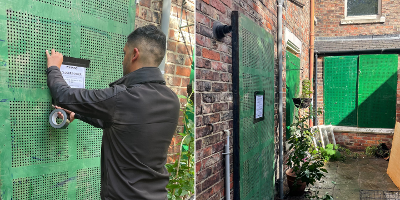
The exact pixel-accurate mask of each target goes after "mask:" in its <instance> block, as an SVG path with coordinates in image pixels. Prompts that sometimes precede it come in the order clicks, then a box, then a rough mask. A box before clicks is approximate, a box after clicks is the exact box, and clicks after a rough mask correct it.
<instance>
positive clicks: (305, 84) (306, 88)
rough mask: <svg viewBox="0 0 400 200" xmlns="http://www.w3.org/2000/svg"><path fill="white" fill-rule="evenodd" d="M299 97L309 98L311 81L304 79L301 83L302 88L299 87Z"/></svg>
mask: <svg viewBox="0 0 400 200" xmlns="http://www.w3.org/2000/svg"><path fill="white" fill-rule="evenodd" d="M301 88H302V89H301V96H300V98H311V94H312V92H311V89H310V88H311V81H310V80H308V79H304V80H303V81H302V87H301Z"/></svg>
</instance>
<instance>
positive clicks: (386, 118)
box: [324, 54, 398, 128]
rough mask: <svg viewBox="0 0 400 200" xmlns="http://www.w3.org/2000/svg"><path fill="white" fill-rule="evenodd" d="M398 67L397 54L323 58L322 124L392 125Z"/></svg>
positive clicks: (394, 118)
mask: <svg viewBox="0 0 400 200" xmlns="http://www.w3.org/2000/svg"><path fill="white" fill-rule="evenodd" d="M397 68H398V55H397V54H387V55H385V54H381V55H360V56H332V57H325V59H324V104H325V114H324V116H325V124H332V125H339V126H357V127H365V128H393V127H394V124H395V120H396V93H397V91H396V88H397Z"/></svg>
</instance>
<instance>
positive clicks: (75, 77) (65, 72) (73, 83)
mask: <svg viewBox="0 0 400 200" xmlns="http://www.w3.org/2000/svg"><path fill="white" fill-rule="evenodd" d="M60 71H61V74H62V76H63V77H64V80H65V81H66V82H67V83H68V85H69V86H70V87H71V88H85V72H86V68H85V67H77V66H71V65H61V68H60Z"/></svg>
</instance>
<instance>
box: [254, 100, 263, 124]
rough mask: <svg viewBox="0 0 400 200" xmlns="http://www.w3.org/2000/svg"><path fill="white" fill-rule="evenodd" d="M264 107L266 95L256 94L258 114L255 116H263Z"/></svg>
mask: <svg viewBox="0 0 400 200" xmlns="http://www.w3.org/2000/svg"><path fill="white" fill-rule="evenodd" d="M263 107H264V95H256V116H255V118H256V119H258V118H261V117H262V116H263V111H264V109H263Z"/></svg>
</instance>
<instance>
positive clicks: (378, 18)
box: [341, 0, 385, 24]
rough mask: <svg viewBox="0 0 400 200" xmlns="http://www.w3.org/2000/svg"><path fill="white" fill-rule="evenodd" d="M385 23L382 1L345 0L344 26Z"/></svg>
mask: <svg viewBox="0 0 400 200" xmlns="http://www.w3.org/2000/svg"><path fill="white" fill-rule="evenodd" d="M381 22H385V17H383V16H382V0H345V18H344V19H342V20H341V23H342V24H362V23H381Z"/></svg>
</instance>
